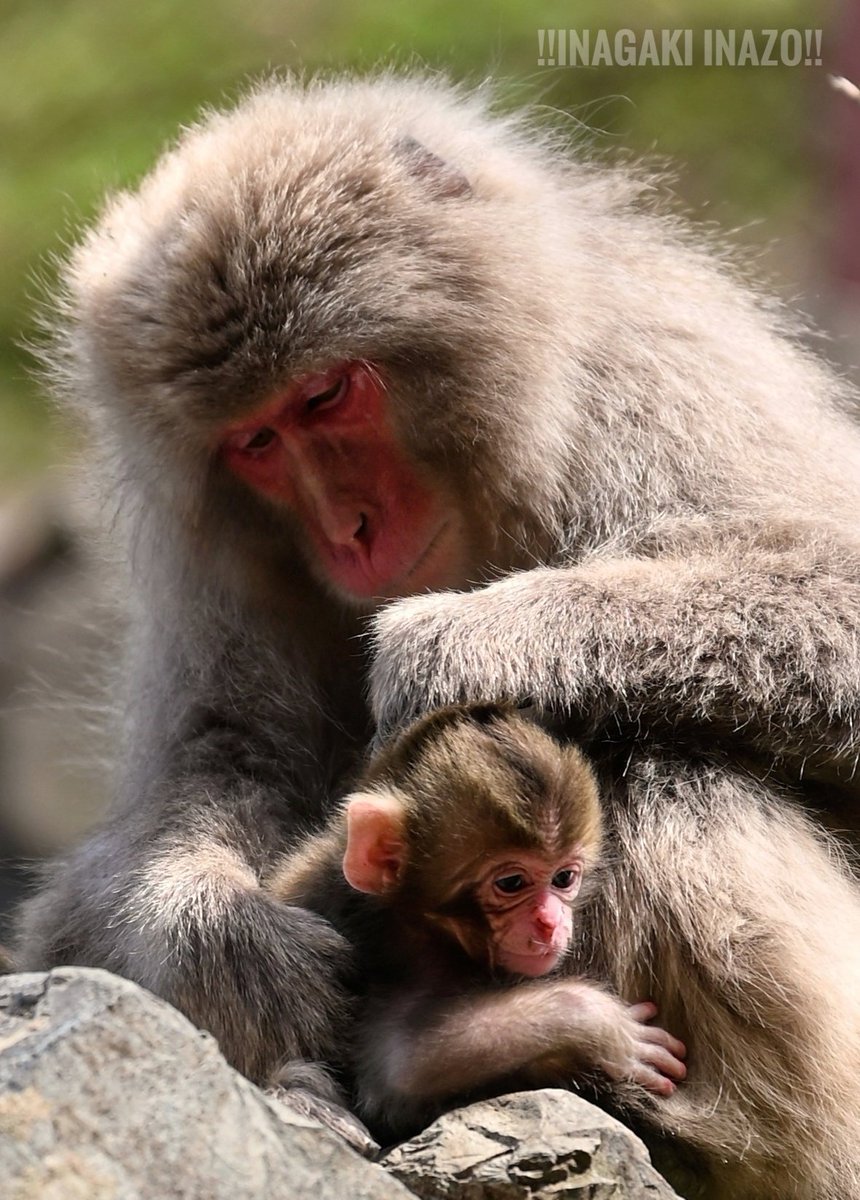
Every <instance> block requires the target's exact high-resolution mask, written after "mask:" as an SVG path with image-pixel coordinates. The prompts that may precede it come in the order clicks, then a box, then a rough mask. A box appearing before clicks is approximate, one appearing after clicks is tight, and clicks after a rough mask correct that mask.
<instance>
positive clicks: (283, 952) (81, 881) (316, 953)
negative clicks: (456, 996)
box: [17, 741, 350, 1083]
mask: <svg viewBox="0 0 860 1200" xmlns="http://www.w3.org/2000/svg"><path fill="white" fill-rule="evenodd" d="M208 747H209V748H208V753H207V754H206V755H205V757H207V758H208V759H209V760H210V762H211V763H212V769H211V770H210V772H209V773H208V774H202V773H194V774H190V775H189V776H187V777H183V778H179V777H177V776H176V775H174V776H172V777H167V778H162V779H160V780H157V781H155V782H154V784H153V792H150V794H149V795H148V796H140V797H138V798H137V799H138V806H137V809H136V810H135V811H126V812H123V813H121V814H119V815H118V816H117V817H115V818H114V819H112V820H110V821H109V822H107V823H106V824H105V825H104V827H103V828H102V829H101V830H99V831H98V832H97V833H96V834H95V835H94V836H92V837H91V838H90V839H89V840H88V841H87V842H85V843H84V844H83V845H82V846H81V847H79V848H78V849H77V850H76V851H75V852H74V853H73V854H72V855H70V857H69V858H68V859H67V860H66V861H64V862H59V863H56V864H54V865H52V867H51V868H50V871H49V873H48V874H47V875H46V878H45V882H44V886H43V888H42V889H41V891H40V893H39V894H38V895H37V896H36V897H34V898H33V899H32V900H31V901H29V902H28V903H27V904H26V905H25V906H24V909H23V910H22V913H21V916H20V918H19V935H18V945H17V957H18V962H19V967H20V969H25V970H35V969H44V968H48V967H53V966H58V965H63V964H80V965H84V966H93V967H104V968H106V969H108V970H111V971H114V972H116V973H118V974H121V975H123V976H125V977H126V978H129V979H132V980H134V981H135V982H137V983H139V984H141V985H142V986H143V987H145V988H147V989H149V990H150V991H152V992H154V993H155V994H156V995H159V996H161V997H163V998H164V999H166V1000H168V1001H169V1002H170V1003H172V1004H174V1005H175V1006H176V1007H177V1008H179V1009H180V1010H181V1011H182V1012H184V1013H185V1014H186V1015H187V1016H188V1017H189V1018H190V1019H191V1020H192V1021H193V1022H194V1023H195V1024H196V1025H198V1026H199V1027H201V1028H203V1029H206V1030H208V1031H209V1032H211V1033H212V1034H213V1035H214V1036H215V1038H216V1039H217V1041H218V1043H219V1046H220V1048H221V1050H222V1051H223V1053H224V1054H225V1056H226V1057H227V1059H228V1060H229V1061H230V1062H231V1064H232V1065H234V1066H235V1067H236V1068H237V1069H238V1070H240V1071H242V1072H243V1073H244V1074H246V1075H248V1076H249V1077H251V1078H252V1079H254V1080H256V1081H258V1082H260V1083H267V1082H269V1081H270V1079H271V1077H272V1074H273V1072H274V1071H275V1070H276V1069H277V1068H278V1066H279V1065H280V1064H281V1062H282V1061H284V1060H286V1059H296V1058H309V1059H314V1060H326V1061H330V1062H335V1061H337V1049H338V1047H337V1039H336V1035H337V1031H338V1030H340V1029H341V1028H343V1025H344V1023H345V1022H346V1021H347V1020H348V1016H347V999H346V992H345V989H344V987H343V977H344V975H345V973H346V971H347V970H348V969H349V960H350V953H349V950H348V947H347V945H346V943H345V941H344V939H343V938H342V937H341V936H340V935H339V934H338V933H336V932H335V930H334V929H333V928H332V927H331V925H330V924H329V923H328V922H327V921H326V920H324V919H323V918H322V917H321V916H318V915H317V914H316V913H314V912H309V911H306V910H305V909H303V908H296V907H289V906H288V905H287V904H285V903H281V901H280V900H279V899H278V898H276V897H275V896H273V895H272V894H271V893H270V892H269V891H268V890H267V889H266V888H265V887H264V886H262V885H261V883H260V880H261V878H263V877H264V876H265V875H266V873H267V871H268V868H269V866H270V865H271V864H272V863H273V862H274V861H275V859H276V855H277V852H278V851H279V850H280V848H281V847H282V846H283V845H284V842H285V836H286V835H285V831H284V829H283V828H282V827H281V826H280V822H279V821H276V820H275V819H274V816H273V814H275V813H277V812H278V810H279V809H281V808H283V807H284V806H285V804H286V800H285V797H284V795H283V794H279V792H278V791H277V789H275V788H274V787H270V786H267V785H265V784H264V783H262V782H261V781H260V780H259V779H257V780H252V779H248V778H247V777H245V776H243V775H241V774H239V773H237V774H234V775H233V777H232V778H228V777H227V776H226V775H225V774H224V773H223V772H220V771H217V770H216V769H215V764H216V762H217V760H218V754H217V750H216V748H215V746H214V745H213V744H212V742H211V741H210V742H209V743H208ZM156 792H157V796H156V794H155V793H156Z"/></svg>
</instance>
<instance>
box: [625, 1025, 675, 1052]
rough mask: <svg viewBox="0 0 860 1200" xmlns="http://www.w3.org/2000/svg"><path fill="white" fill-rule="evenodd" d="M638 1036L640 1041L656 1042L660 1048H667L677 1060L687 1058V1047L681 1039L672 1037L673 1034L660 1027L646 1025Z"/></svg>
mask: <svg viewBox="0 0 860 1200" xmlns="http://www.w3.org/2000/svg"><path fill="white" fill-rule="evenodd" d="M637 1036H638V1037H639V1039H640V1041H643V1042H655V1043H656V1044H658V1045H660V1046H665V1047H666V1049H667V1050H668V1051H669V1052H670V1053H671V1054H674V1056H675V1058H686V1057H687V1047H686V1046H685V1045H684V1043H683V1042H682V1041H680V1039H679V1038H676V1037H672V1035H671V1033H667V1032H666V1030H665V1029H661V1028H660V1026H659V1025H646V1026H645V1028H644V1029H641V1030H640V1031H639V1033H638V1034H637Z"/></svg>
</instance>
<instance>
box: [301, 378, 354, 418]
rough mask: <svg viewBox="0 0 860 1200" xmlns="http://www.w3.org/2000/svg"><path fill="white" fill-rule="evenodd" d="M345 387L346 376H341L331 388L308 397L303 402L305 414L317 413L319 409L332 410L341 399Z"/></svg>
mask: <svg viewBox="0 0 860 1200" xmlns="http://www.w3.org/2000/svg"><path fill="white" fill-rule="evenodd" d="M346 387H347V376H346V375H341V376H340V378H338V379H336V380H335V381H334V383H333V384H332V385H331V387H327V388H325V389H324V390H323V391H321V392H315V393H314V395H312V396H308V397H307V399H306V400H305V413H306V414H310V413H315V412H319V410H320V409H321V408H334V406H335V405H336V404H337V402H338V401H339V400H340V399H341V398H342V397H343V395H344V393H345V391H346Z"/></svg>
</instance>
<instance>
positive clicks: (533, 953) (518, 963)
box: [498, 946, 562, 979]
mask: <svg viewBox="0 0 860 1200" xmlns="http://www.w3.org/2000/svg"><path fill="white" fill-rule="evenodd" d="M561 957H562V952H561V950H553V949H552V947H550V946H545V947H544V946H542V947H540V948H538V949H535V950H529V951H524V952H523V953H521V954H512V953H508V952H505V953H504V954H501V955H499V958H498V963H499V966H500V967H502V968H504V970H505V971H507V972H509V973H510V974H511V975H525V976H528V977H529V978H530V979H535V978H537V977H538V976H540V975H548V974H549V972H550V971H552V970H554V969H555V967H557V966H558V964H559V962H560V961H561Z"/></svg>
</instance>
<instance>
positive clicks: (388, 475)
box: [221, 362, 466, 601]
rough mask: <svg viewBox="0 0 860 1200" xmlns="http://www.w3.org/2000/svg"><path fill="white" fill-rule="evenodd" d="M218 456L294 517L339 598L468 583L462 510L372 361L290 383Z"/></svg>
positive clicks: (230, 433)
mask: <svg viewBox="0 0 860 1200" xmlns="http://www.w3.org/2000/svg"><path fill="white" fill-rule="evenodd" d="M221 452H222V454H223V456H224V459H225V461H226V463H227V465H228V467H229V468H230V470H232V471H233V472H234V473H235V474H236V475H237V476H239V477H240V478H241V479H242V480H244V481H245V482H246V483H247V484H248V485H249V486H250V487H252V488H254V489H255V490H257V491H258V492H260V493H262V494H263V495H264V496H266V497H267V498H268V499H269V500H270V501H271V502H273V503H274V504H276V505H282V506H283V507H284V508H286V509H287V510H289V511H290V512H291V513H292V514H293V515H294V517H295V518H296V519H297V521H298V524H299V526H300V529H301V530H302V532H303V536H304V542H305V547H306V551H307V554H308V557H309V559H310V562H311V566H312V568H313V569H314V570H315V571H316V573H317V574H318V575H320V576H321V577H322V579H323V581H324V582H326V583H328V584H329V585H331V586H332V587H333V588H334V589H335V591H336V592H337V593H338V594H339V595H340V596H341V597H342V598H344V599H347V600H354V601H366V600H368V599H375V598H382V599H389V598H395V597H398V596H406V595H411V594H413V593H415V592H419V591H423V590H425V589H427V588H439V587H446V586H452V585H454V584H456V583H459V582H461V580H462V575H463V572H464V570H465V560H466V553H465V538H464V535H463V532H462V521H461V519H460V514H459V512H458V509H457V506H456V504H455V503H454V501H453V499H451V498H450V497H449V496H448V495H447V493H446V490H445V489H444V488H443V487H442V486H441V485H440V484H439V483H438V481H435V480H433V479H432V478H431V477H430V476H429V474H427V473H426V472H422V470H421V469H420V468H419V467H418V465H417V464H416V463H415V462H414V461H412V459H411V458H410V456H409V455H408V454H407V452H406V451H405V450H404V448H403V446H402V445H401V443H400V440H399V439H398V437H397V435H396V432H395V430H394V428H393V423H392V421H391V417H390V412H389V409H388V400H387V396H386V390H385V386H384V383H383V382H382V380H381V378H380V375H379V372H378V371H376V370H375V369H374V368H373V367H372V366H371V365H370V364H368V363H365V362H341V363H338V364H336V365H334V366H332V367H331V368H330V369H328V370H326V371H323V372H321V373H319V374H314V375H306V376H303V377H301V378H299V379H296V380H294V381H293V382H292V383H291V384H290V385H289V386H288V387H287V388H286V389H285V390H284V391H282V392H280V393H279V394H278V395H277V396H276V397H275V398H274V399H271V400H269V401H267V402H266V404H264V405H263V406H262V407H261V408H260V409H258V410H257V411H256V412H255V413H254V414H253V415H252V416H249V417H245V418H243V419H242V421H241V422H238V423H234V424H232V425H231V426H230V427H229V428H228V429H227V430H226V431H224V432H223V434H222V439H221Z"/></svg>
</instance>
